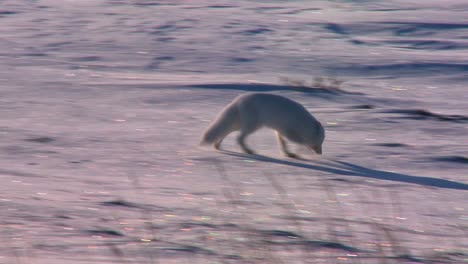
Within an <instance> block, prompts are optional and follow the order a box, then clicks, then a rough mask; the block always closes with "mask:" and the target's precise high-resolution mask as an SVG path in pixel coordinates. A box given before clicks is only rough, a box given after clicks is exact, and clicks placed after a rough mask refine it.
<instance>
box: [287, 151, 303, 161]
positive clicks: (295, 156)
mask: <svg viewBox="0 0 468 264" xmlns="http://www.w3.org/2000/svg"><path fill="white" fill-rule="evenodd" d="M284 155H286V157H288V158H293V159H301V156H299V155H297V154H294V153H290V152H288V153H284Z"/></svg>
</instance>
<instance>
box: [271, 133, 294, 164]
mask: <svg viewBox="0 0 468 264" xmlns="http://www.w3.org/2000/svg"><path fill="white" fill-rule="evenodd" d="M276 137H277V138H278V142H279V144H280V146H281V151H282V152H283V154H284V155H285V156H287V157H290V158H295V159H298V158H300V156H299V155H297V154H294V153H292V152H290V151H289V150H288V145H287V143H286V140H285V139H284V137H283V136H282V135H281V133H280V132H278V131H276Z"/></svg>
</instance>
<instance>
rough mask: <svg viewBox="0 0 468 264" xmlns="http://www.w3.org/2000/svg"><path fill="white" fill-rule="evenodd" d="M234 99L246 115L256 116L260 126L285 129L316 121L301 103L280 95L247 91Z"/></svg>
mask: <svg viewBox="0 0 468 264" xmlns="http://www.w3.org/2000/svg"><path fill="white" fill-rule="evenodd" d="M235 101H236V103H237V104H238V106H239V108H240V109H245V111H246V112H247V113H246V114H245V115H246V116H252V117H255V118H257V121H258V122H259V123H260V125H262V126H267V127H271V128H275V129H278V128H282V129H287V128H289V127H296V128H297V127H298V126H304V125H306V126H307V124H309V125H314V126H315V125H316V123H318V121H317V120H316V119H315V118H314V117H313V116H312V115H311V114H310V113H309V112H308V111H307V110H306V109H305V108H304V107H303V106H302V105H301V104H299V103H297V102H295V101H293V100H291V99H288V98H286V97H283V96H280V95H275V94H267V93H249V94H245V95H241V96H239V97H238V98H237V100H235Z"/></svg>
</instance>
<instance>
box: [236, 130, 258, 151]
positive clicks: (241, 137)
mask: <svg viewBox="0 0 468 264" xmlns="http://www.w3.org/2000/svg"><path fill="white" fill-rule="evenodd" d="M246 138H247V134H244V133H241V134H240V135H239V136H238V137H237V143H239V145H240V147H241V149H242V151H244V152H245V153H247V154H255V151H253V150H252V149H250V148H249V147H247V145H246V144H245V139H246Z"/></svg>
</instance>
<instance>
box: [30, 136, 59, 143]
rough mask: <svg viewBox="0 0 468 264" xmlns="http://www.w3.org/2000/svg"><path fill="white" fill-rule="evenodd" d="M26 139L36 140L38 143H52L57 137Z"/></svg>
mask: <svg viewBox="0 0 468 264" xmlns="http://www.w3.org/2000/svg"><path fill="white" fill-rule="evenodd" d="M25 141H29V142H36V143H50V142H54V141H55V138H52V137H34V138H27V139H25Z"/></svg>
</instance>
